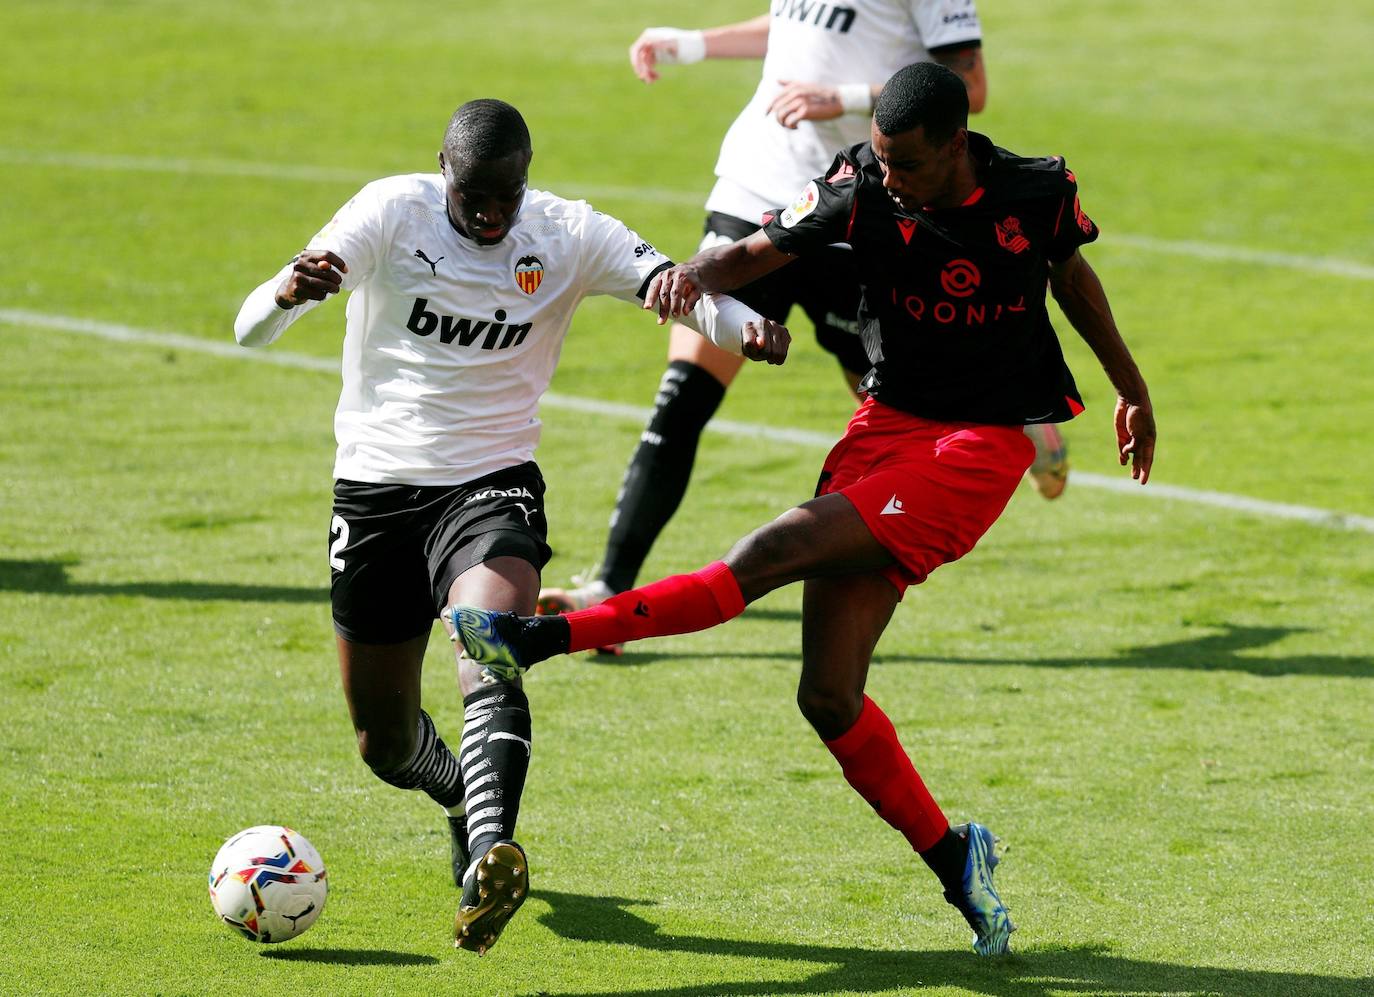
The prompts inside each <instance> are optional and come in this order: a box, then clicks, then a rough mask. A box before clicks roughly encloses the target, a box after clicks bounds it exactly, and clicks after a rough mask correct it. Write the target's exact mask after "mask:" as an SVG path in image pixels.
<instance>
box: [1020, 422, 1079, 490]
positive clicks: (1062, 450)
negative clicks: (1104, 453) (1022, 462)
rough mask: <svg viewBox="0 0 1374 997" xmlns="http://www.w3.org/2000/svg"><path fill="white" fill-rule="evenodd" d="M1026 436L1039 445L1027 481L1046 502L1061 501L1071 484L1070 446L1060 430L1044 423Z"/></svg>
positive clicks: (1029, 430)
mask: <svg viewBox="0 0 1374 997" xmlns="http://www.w3.org/2000/svg"><path fill="white" fill-rule="evenodd" d="M1026 435H1027V436H1029V437H1030V440H1031V442H1032V443H1034V444H1035V461H1034V462H1033V463H1032V464H1031V466H1030V470H1029V471H1027V472H1026V477H1027V478H1029V479H1030V482H1031V484H1033V485H1034V486H1035V490H1036V491H1037V492H1039V493H1040V494H1041V495H1042V496H1044V497H1045V498H1047V499H1052V498H1058V497H1059V496H1060V495H1062V494H1064V488H1065V487H1066V486H1067V485H1068V483H1069V444H1068V442H1067V441H1066V440H1065V439H1064V434H1063V433H1061V432H1060V431H1059V427H1058V426H1056V425H1054V424H1052V423H1048V422H1042V423H1036V424H1035V425H1031V426H1027V427H1026Z"/></svg>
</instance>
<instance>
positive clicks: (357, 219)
mask: <svg viewBox="0 0 1374 997" xmlns="http://www.w3.org/2000/svg"><path fill="white" fill-rule="evenodd" d="M383 216H384V204H383V197H382V194H381V191H380V190H379V189H378V185H377V183H370V184H368V185H367V186H366V187H364V188H363V189H362V190H360V191H358V193H356V194H354V195H353V197H352V198H350V199H349V201H348V203H347V204H345V205H344V206H343V207H341V208H340V209H339V210H338V211H336V212H334V217H333V218H331V219H329V222H328V224H326V225H325V227H324V228H322V229H320V230H319V231H318V232H316V233H315V235H314V237H312V238H311V239H310V241H309V242H307V243H306V244H305V248H306V249H307V250H315V251H320V250H328V251H330V252H332V253H335V254H337V255H338V257H339V258H340V259H341V260H343V261H344V262H345V263H347V264H348V272H347V273H345V274H344V275H343V289H344V290H345V291H351V290H353V289H354V288H355V287H357V286H358V284H359V283H361V282H362V280H363V279H364V278H365V277H367V275H368V274H370V273H371V272H372V271H373V270H374V269H375V268H376V266H377V261H378V260H379V259H381V258H382V254H383V250H382V243H383V230H384V226H383V221H384V217H383Z"/></svg>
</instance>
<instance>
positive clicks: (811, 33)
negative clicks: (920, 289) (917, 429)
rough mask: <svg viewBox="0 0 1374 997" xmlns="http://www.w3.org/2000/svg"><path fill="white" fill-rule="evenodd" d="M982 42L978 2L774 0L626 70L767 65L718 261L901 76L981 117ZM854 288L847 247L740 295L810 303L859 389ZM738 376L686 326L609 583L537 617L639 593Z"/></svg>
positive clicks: (731, 139)
mask: <svg viewBox="0 0 1374 997" xmlns="http://www.w3.org/2000/svg"><path fill="white" fill-rule="evenodd" d="M981 45H982V29H981V26H980V24H979V21H978V13H977V11H976V10H975V8H974V5H973V2H972V0H849V2H848V3H840V4H832V3H824V2H820V0H816V2H811V0H773V2H772V5H771V11H770V13H768V14H764V15H762V16H760V17H757V18H754V19H753V20H750V21H744V22H741V23H738V24H730V25H726V26H724V27H718V28H711V29H708V30H706V31H684V30H682V29H679V28H649V29H647V30H645V31H644V32H643V33H642V34H641V35H640V36H639V38H638V39H636V40H635V42H634V44H633V45H632V46H631V47H630V62H631V65H632V66H633V68H634V70H635V73H636V74H637V75H638V76H639V77H640V79H642V80H644V81H645V82H646V83H650V82H653V81H654V80H657V79H658V71H657V66H658V65H660V64H682V63H690V62H697V61H700V60H701V59H709V58H762V59H763V73H762V77H761V79H760V80H759V85H758V87H757V89H756V90H755V91H754V95H753V97H752V98H751V99H750V101H749V103H748V104H747V105H746V106H745V108H744V110H743V111H741V112H740V114H739V116H738V117H737V118H736V119H735V121H734V123H733V124H732V125H731V126H730V130H729V131H728V132H727V133H726V135H725V139H724V141H723V142H722V144H721V148H720V155H719V158H718V160H717V162H716V168H715V173H716V183H715V186H714V187H713V188H712V190H711V193H710V196H709V197H708V198H707V200H706V211H707V218H706V225H705V237H704V238H703V239H702V242H701V247H700V248H702V249H709V248H712V247H714V246H718V245H724V244H725V243H728V242H731V241H733V240H735V239H738V238H743V237H745V236H747V235H749V234H751V233H752V232H754V231H756V230H757V229H758V228H759V226H760V225H761V224H762V223H763V221H764V220H765V216H766V215H767V214H768V213H769V212H770V211H773V210H775V209H777V208H779V207H780V206H783V205H785V204H787V203H788V202H789V201H790V200H791V199H792V198H793V196H794V195H795V194H796V192H797V191H799V190H801V189H802V188H803V187H805V186H806V184H807V183H808V182H809V181H810V180H812V179H813V178H814V177H817V176H820V175H822V174H823V173H824V171H825V169H826V167H827V166H829V165H830V162H831V160H832V159H833V158H834V155H835V153H836V152H837V151H838V150H839V149H841V148H847V147H849V146H852V145H854V144H855V143H858V142H863V141H866V140H867V139H868V134H869V122H870V111H871V108H872V105H873V100H874V99H875V98H876V96H877V94H878V92H879V90H880V89H881V87H882V84H883V83H884V82H885V81H886V80H887V79H888V78H889V77H890V76H891V75H892V74H893V73H894V72H896V71H897V70H898V69H900V68H901V67H903V66H906V65H909V64H911V63H914V62H922V61H936V62H940V63H943V64H944V65H946V66H947V67H949V68H950V69H953V70H954V71H955V72H957V73H958V74H959V75H960V77H961V78H962V79H963V80H964V83H965V86H966V87H967V88H968V91H969V105H970V108H971V109H972V110H973V111H975V112H976V111H980V110H982V108H983V105H984V103H985V102H986V99H987V76H986V72H985V70H984V67H983V58H982V47H981ZM858 276H859V275H858V274H857V272H856V271H855V268H854V263H853V254H852V253H850V252H848V250H847V249H844V248H836V249H834V250H832V251H831V252H829V253H826V254H822V255H820V256H816V257H808V258H805V259H802V260H799V261H797V262H796V263H794V264H793V265H791V266H789V267H786V268H785V269H783V270H780V271H778V272H776V273H774V274H770V275H768V276H767V277H765V278H763V279H761V280H760V281H758V282H757V283H755V284H751V285H750V286H749V287H746V288H742V289H740V290H739V291H737V292H735V293H736V296H737V297H738V298H739V299H740V300H742V301H745V302H748V303H749V304H751V305H753V306H754V307H755V308H757V309H758V310H759V311H760V312H762V313H763V314H764V315H767V316H768V317H769V318H773V319H777V320H778V321H786V318H787V315H788V313H789V311H790V310H791V309H792V307H793V306H794V305H800V306H801V308H802V309H803V310H804V311H805V312H806V313H807V315H808V316H809V317H810V319H811V321H812V323H813V324H814V325H815V328H816V339H817V342H818V343H819V344H820V345H821V347H822V348H823V349H825V350H827V351H829V352H830V353H832V354H834V356H835V358H836V359H837V360H838V361H839V363H840V367H841V369H842V370H843V373H844V376H845V379H846V381H847V383H848V384H849V387H850V388H851V390H853V389H856V388H857V386H858V383H859V380H860V379H861V378H862V377H863V375H864V374H865V373H866V372H867V371H868V369H869V367H870V363H869V357H868V354H867V352H866V350H865V349H864V345H863V343H862V342H861V340H860V339H859V335H858V332H859V329H858V321H857V318H858V307H859V279H858ZM739 369H740V361H739V359H738V358H737V357H734V356H731V355H729V354H727V353H724V352H722V351H721V350H718V349H715V348H714V347H712V346H711V345H710V344H709V343H705V342H703V341H702V340H701V337H700V336H697V335H695V334H693V333H692V332H691V331H690V330H689V329H685V328H677V329H675V330H674V331H673V334H672V337H671V341H670V346H669V351H668V369H667V371H666V372H665V373H664V375H663V379H662V381H661V382H660V384H659V389H658V394H657V396H656V398H655V402H654V412H653V415H652V416H651V417H650V420H649V424H648V425H647V426H646V427H645V431H644V433H643V435H642V437H641V439H640V443H639V446H638V448H637V449H636V451H635V453H634V455H633V457H632V458H631V460H630V464H629V466H628V467H627V468H626V471H625V479H624V482H623V484H622V485H621V489H620V494H619V495H618V496H617V498H616V507H615V511H614V512H613V513H612V515H611V523H610V533H609V536H608V537H607V541H606V550H605V553H604V555H603V557H602V561H601V570H600V575H599V576H598V577H596V578H594V579H588V580H583V579H576V580H575V585H576V587H574V588H569V589H561V588H554V589H546V590H544V592H543V593H541V600H540V604H541V607H542V609H541V611H544V612H560V611H565V610H569V609H577V608H582V607H584V606H587V605H594V604H595V603H597V602H600V601H601V600H603V599H605V598H606V597H607V596H609V595H611V594H613V593H614V592H619V591H623V590H625V589H627V588H629V587H631V586H632V585H633V584H634V581H635V578H636V576H637V575H638V573H639V569H640V567H641V566H642V565H643V563H644V560H645V558H646V557H647V556H648V554H649V550H650V548H651V547H652V546H653V544H654V541H655V540H656V539H657V538H658V535H659V533H660V532H662V530H663V528H664V527H665V526H666V525H667V524H668V520H669V519H671V518H672V516H673V514H674V512H676V510H677V507H678V504H679V503H680V502H681V500H682V497H683V495H684V494H685V493H686V490H687V483H688V480H689V478H690V477H691V472H692V463H693V460H694V458H695V456H696V448H697V443H698V440H699V439H700V435H701V431H702V429H703V428H704V427H705V426H706V424H707V422H709V421H710V419H711V417H712V415H713V414H714V413H715V411H716V409H717V407H718V406H719V405H720V402H721V400H722V399H723V398H724V395H725V390H726V388H727V387H728V386H729V385H730V383H731V381H732V380H733V379H734V377H735V375H736V374H737V373H738V372H739ZM1028 433H1029V434H1030V435H1031V436H1032V439H1033V440H1034V441H1035V443H1036V447H1037V463H1036V465H1034V466H1033V467H1032V470H1031V479H1032V481H1033V482H1034V483H1035V486H1036V488H1037V490H1038V491H1040V493H1041V494H1043V495H1045V496H1046V497H1048V498H1053V497H1055V496H1057V495H1058V494H1059V493H1060V492H1062V491H1063V488H1064V480H1065V477H1064V476H1065V474H1066V473H1067V463H1066V462H1065V460H1064V453H1063V440H1062V437H1061V436H1060V435H1059V431H1058V430H1057V429H1056V428H1055V427H1054V426H1045V427H1040V426H1036V427H1033V428H1032V429H1031V430H1028ZM579 583H580V584H579ZM603 650H609V651H615V650H617V649H616V648H604V649H603Z"/></svg>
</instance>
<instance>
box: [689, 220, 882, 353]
mask: <svg viewBox="0 0 1374 997" xmlns="http://www.w3.org/2000/svg"><path fill="white" fill-rule="evenodd" d="M759 228H760V226H759V225H753V224H750V223H749V222H747V221H745V220H744V219H742V218H736V217H734V216H733V215H725V214H721V213H720V212H719V211H712V212H711V213H710V214H708V215H707V216H706V226H705V234H704V236H703V238H702V240H701V248H702V249H707V248H710V247H711V246H720V245H724V244H725V243H727V242H734V241H735V240H736V239H743V238H744V237H745V236H747V235H752V234H753V233H754V232H757V231H758V230H759ZM861 293H862V292H861V291H860V290H859V267H858V264H857V263H855V262H854V253H853V251H851V250H849V249H838V248H836V247H834V246H827V247H826V248H825V250H824V251H823V252H820V253H816V254H814V255H810V256H802V257H799V258H798V259H797V260H795V261H794V262H792V263H789V264H787V266H785V267H782V268H781V269H779V270H774V271H773V272H772V273H770V274H765V275H764V276H762V277H760V278H759V279H758V280H756V281H754V282H753V283H752V284H746V285H745V286H744V287H741V288H739V289H738V290H735V291H731V292H730V296H731V297H732V298H738V299H739V300H740V301H743V302H744V303H745V304H746V305H748V306H749V307H750V308H752V309H754V311H756V312H758V313H759V314H760V315H762V316H763V317H764V318H771V319H772V320H773V321H774V322H781V323H783V324H784V325H785V324H786V323H787V316H788V314H789V313H790V312H791V311H792V307H793V306H794V305H800V306H801V309H802V311H804V312H806V316H807V318H809V319H810V320H811V324H812V325H814V326H815V327H816V342H817V343H819V344H820V347H821V349H823V350H825V351H826V352H828V353H832V354H834V356H835V359H836V360H838V361H839V362H840V366H841V367H843V368H844V369H845V370H847V371H850V372H851V373H854V374H857V375H858V376H860V377H862V376H863V375H865V374H867V373H868V370H869V368H870V367H872V366H873V364H872V363H871V362H870V361H869V359H868V353H867V352H866V351H865V350H864V345H863V341H862V340H861V339H860V338H859V298H860V296H861Z"/></svg>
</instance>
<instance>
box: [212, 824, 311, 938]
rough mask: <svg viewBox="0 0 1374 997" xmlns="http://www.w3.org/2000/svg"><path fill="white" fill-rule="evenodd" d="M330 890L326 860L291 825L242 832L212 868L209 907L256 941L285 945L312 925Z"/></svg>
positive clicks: (225, 849)
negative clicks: (288, 940) (326, 874)
mask: <svg viewBox="0 0 1374 997" xmlns="http://www.w3.org/2000/svg"><path fill="white" fill-rule="evenodd" d="M328 892H329V884H328V883H327V882H326V880H325V871H324V860H323V859H322V858H320V853H319V852H317V851H315V846H314V845H312V844H311V843H310V842H308V841H306V840H305V838H304V837H302V836H301V835H300V834H298V833H297V832H295V831H293V830H291V828H289V827H277V826H276V825H273V824H263V825H261V826H259V827H250V828H248V829H247V830H246V831H240V832H239V833H238V834H236V835H234V836H233V837H232V838H230V839H229V840H228V841H226V842H225V843H224V845H223V846H222V847H221V848H220V850H219V852H218V853H216V855H215V861H214V862H212V863H211V864H210V903H211V904H213V905H214V908H215V913H216V914H218V915H219V917H220V919H221V920H222V921H224V923H225V924H227V925H229V927H231V928H233V929H234V930H235V931H238V932H240V933H241V934H242V935H243V936H244V937H245V938H247V939H249V940H250V941H254V942H284V941H286V940H287V939H288V938H295V937H296V936H297V935H299V934H301V933H302V932H304V931H305V929H306V928H309V927H310V926H311V925H312V924H314V923H315V918H317V917H319V916H320V911H322V910H323V909H324V898H325V896H326V895H327V894H328Z"/></svg>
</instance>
